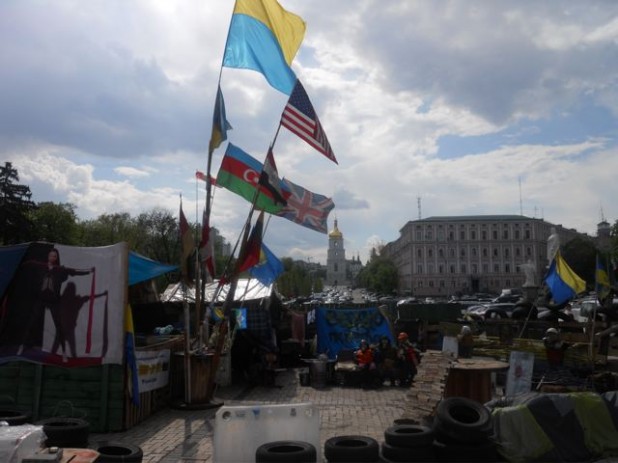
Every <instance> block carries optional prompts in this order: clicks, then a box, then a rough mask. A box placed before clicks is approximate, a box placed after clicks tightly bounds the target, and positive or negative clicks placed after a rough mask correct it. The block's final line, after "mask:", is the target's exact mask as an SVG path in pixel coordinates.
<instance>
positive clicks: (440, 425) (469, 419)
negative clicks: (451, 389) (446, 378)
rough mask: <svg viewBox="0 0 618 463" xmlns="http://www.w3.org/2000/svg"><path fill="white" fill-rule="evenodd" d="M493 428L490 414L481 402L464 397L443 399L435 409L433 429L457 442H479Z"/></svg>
mask: <svg viewBox="0 0 618 463" xmlns="http://www.w3.org/2000/svg"><path fill="white" fill-rule="evenodd" d="M492 429H493V426H492V422H491V414H490V412H489V410H488V409H487V408H486V407H485V406H484V405H483V404H481V403H479V402H476V401H475V400H472V399H468V398H465V397H449V398H446V399H443V400H442V401H441V402H440V403H439V404H438V407H437V409H436V419H435V422H434V430H435V432H436V434H437V435H445V436H448V437H451V438H452V439H453V440H456V441H459V442H479V441H482V440H484V439H486V438H487V437H488V434H489V432H490V430H492Z"/></svg>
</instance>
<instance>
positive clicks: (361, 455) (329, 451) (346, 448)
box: [324, 436, 380, 463]
mask: <svg viewBox="0 0 618 463" xmlns="http://www.w3.org/2000/svg"><path fill="white" fill-rule="evenodd" d="M324 456H325V457H326V460H327V461H328V462H329V463H345V462H358V463H361V462H363V463H369V462H376V461H378V459H379V458H380V445H379V444H378V441H377V440H375V439H374V438H372V437H367V436H335V437H331V438H330V439H327V440H326V442H325V443H324Z"/></svg>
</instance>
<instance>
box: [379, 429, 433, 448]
mask: <svg viewBox="0 0 618 463" xmlns="http://www.w3.org/2000/svg"><path fill="white" fill-rule="evenodd" d="M433 439H434V431H433V429H431V428H428V427H427V426H421V425H418V424H399V425H395V426H391V427H390V428H387V429H386V431H384V440H385V441H386V443H387V444H389V445H392V446H395V447H419V446H423V445H431V443H432V442H433Z"/></svg>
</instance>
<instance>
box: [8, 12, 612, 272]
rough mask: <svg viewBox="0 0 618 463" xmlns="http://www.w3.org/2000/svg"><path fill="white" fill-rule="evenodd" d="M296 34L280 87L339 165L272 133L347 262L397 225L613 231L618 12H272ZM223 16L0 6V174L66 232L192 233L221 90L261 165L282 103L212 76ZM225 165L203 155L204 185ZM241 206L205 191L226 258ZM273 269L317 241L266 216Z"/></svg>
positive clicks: (316, 255) (241, 75)
mask: <svg viewBox="0 0 618 463" xmlns="http://www.w3.org/2000/svg"><path fill="white" fill-rule="evenodd" d="M280 3H281V5H282V6H283V7H284V8H286V9H287V10H289V11H291V12H294V13H296V14H298V15H300V16H301V17H302V18H303V19H304V20H305V21H306V23H307V30H306V34H305V39H304V41H303V44H302V45H301V48H300V51H299V53H298V54H297V56H296V58H295V60H294V62H293V65H292V68H293V70H294V71H295V72H296V74H297V76H298V77H299V78H300V79H301V81H302V82H303V84H304V86H305V88H306V90H307V93H308V94H309V97H310V99H311V101H312V103H313V105H314V107H315V109H316V111H317V113H318V115H319V117H320V120H321V121H322V125H323V127H324V130H325V132H326V134H327V135H328V138H329V140H330V142H331V145H332V147H333V150H334V152H335V155H336V157H337V159H338V161H339V165H336V164H334V163H333V162H331V161H329V160H328V159H326V158H325V157H324V156H322V155H321V154H319V153H318V152H317V151H315V150H312V148H310V147H309V145H307V144H306V143H305V142H303V141H302V140H300V139H299V138H297V137H295V136H294V135H292V134H291V133H289V132H288V131H286V130H285V129H282V130H281V132H280V133H279V136H278V137H277V140H276V145H275V150H274V152H275V158H276V161H277V167H278V170H279V173H280V175H281V176H282V177H286V178H288V179H290V180H292V181H293V182H295V183H297V184H299V185H302V186H304V187H305V188H307V189H309V190H311V191H313V192H316V193H320V194H324V195H327V196H331V197H332V198H333V200H334V202H335V204H336V207H335V209H334V210H333V211H332V212H331V215H330V217H329V229H331V228H332V226H333V220H334V219H335V218H337V219H338V223H339V229H340V230H341V231H342V232H343V234H344V238H345V249H346V255H347V257H348V258H350V257H352V256H357V255H359V256H360V257H361V260H363V262H365V261H366V259H367V257H368V255H369V251H370V249H371V248H372V247H373V246H376V245H378V244H380V243H387V242H389V241H393V240H395V239H397V238H398V237H399V230H400V229H401V228H402V227H403V226H404V225H405V223H406V222H407V221H408V220H415V219H417V218H419V216H420V217H423V218H426V217H431V216H446V215H468V214H519V213H523V215H526V216H529V217H537V218H544V219H545V220H547V221H549V222H552V223H556V224H562V225H564V226H566V227H570V228H575V229H577V230H579V231H581V232H587V233H590V234H594V233H595V231H596V225H597V223H598V222H599V221H600V220H601V218H602V217H604V218H605V219H606V220H608V221H609V222H610V223H614V221H615V220H616V219H618V202H617V201H616V200H615V198H616V197H618V181H616V180H615V178H616V175H617V173H618V147H617V143H616V142H617V131H618V124H617V122H618V121H617V116H618V3H617V2H615V1H613V0H607V1H602V0H589V1H586V2H581V1H579V0H577V1H567V0H563V1H560V2H554V1H552V2H549V1H539V0H529V1H528V0H516V1H515V0H513V1H508V0H501V1H492V2H490V1H481V0H462V1H441V0H416V1H412V0H406V1H404V0H399V1H395V0H337V1H333V0H311V1H307V0H280ZM233 6H234V2H233V1H232V0H200V1H197V0H89V1H87V2H85V1H82V0H47V1H45V0H36V1H35V0H4V1H2V2H0V56H1V58H2V66H1V67H0V102H1V104H0V161H2V163H3V164H4V162H5V161H10V162H12V163H13V165H14V167H16V168H17V170H18V173H19V176H20V183H23V184H26V185H29V186H30V188H31V190H32V193H33V200H34V201H36V202H41V201H54V202H71V203H73V204H75V205H76V206H77V213H78V216H79V217H80V218H81V219H89V218H95V217H97V216H99V215H100V214H104V213H114V212H129V213H130V214H131V215H133V216H136V215H137V214H139V213H140V212H144V211H148V210H151V209H152V208H154V207H163V208H165V209H167V210H169V211H171V212H173V213H174V214H177V211H178V206H179V196H180V194H182V196H183V207H184V210H185V213H186V214H187V216H188V217H189V220H191V221H197V219H196V212H195V211H196V202H197V203H199V204H198V210H199V211H201V208H202V207H203V202H204V193H203V190H200V191H199V192H198V194H197V195H196V184H195V171H196V170H202V171H206V159H207V156H206V153H207V146H208V141H209V138H210V131H211V124H212V113H213V105H214V99H215V94H216V89H217V83H218V81H219V77H221V87H222V89H223V93H224V95H225V99H226V107H227V113H228V120H229V121H230V123H231V124H232V126H233V127H234V130H233V131H231V132H230V133H229V141H231V142H232V143H234V144H236V145H237V146H239V147H241V148H242V149H244V150H245V151H247V152H248V153H250V154H252V155H253V156H254V157H256V158H258V159H260V160H263V159H264V156H265V154H266V150H267V148H268V145H269V144H270V143H271V141H272V140H273V138H274V136H275V133H276V131H277V128H278V125H279V120H280V116H281V111H282V109H283V106H284V105H285V103H286V101H287V96H286V95H283V94H281V93H279V92H278V91H276V90H274V89H273V88H272V87H270V86H268V84H267V83H266V81H265V79H264V78H263V76H262V75H261V74H259V73H256V72H253V71H247V70H239V69H229V68H224V69H223V70H221V62H222V57H223V50H224V46H225V40H226V35H227V30H228V26H229V21H230V17H231V13H232V9H233ZM223 152H224V150H223V147H221V148H219V150H217V151H216V152H215V155H214V158H213V172H212V173H213V175H216V173H217V171H218V169H219V166H220V163H221V158H222V156H223ZM248 211H249V203H247V202H246V201H244V200H243V199H241V198H239V197H238V196H236V195H234V194H233V193H231V192H229V191H227V190H223V189H217V190H216V193H215V198H214V204H213V211H212V224H213V225H214V226H216V227H217V228H218V229H219V230H220V231H221V232H222V234H223V235H224V236H225V237H226V238H227V239H228V240H229V241H230V242H232V243H234V242H235V241H236V239H237V238H238V234H239V231H240V228H241V226H242V224H243V223H244V221H245V220H246V217H247V213H248ZM200 214H201V212H200ZM265 242H266V243H267V244H268V245H269V247H270V248H271V249H272V250H273V251H274V252H275V253H276V254H277V255H279V256H290V257H294V258H297V259H305V260H311V261H312V262H322V263H325V262H326V249H327V243H328V238H327V236H326V235H323V234H320V233H317V232H314V231H311V230H308V229H305V228H302V227H300V226H298V225H295V224H293V223H292V222H289V221H287V220H285V219H282V218H278V217H272V218H271V220H270V221H269V223H268V228H267V233H266V236H265Z"/></svg>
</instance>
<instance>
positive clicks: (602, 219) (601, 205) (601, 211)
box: [599, 203, 605, 222]
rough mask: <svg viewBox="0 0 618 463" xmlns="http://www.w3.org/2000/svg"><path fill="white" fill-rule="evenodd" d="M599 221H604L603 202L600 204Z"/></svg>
mask: <svg viewBox="0 0 618 463" xmlns="http://www.w3.org/2000/svg"><path fill="white" fill-rule="evenodd" d="M599 207H600V209H601V210H600V213H601V222H605V214H604V213H603V203H601V204H600V206H599Z"/></svg>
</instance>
